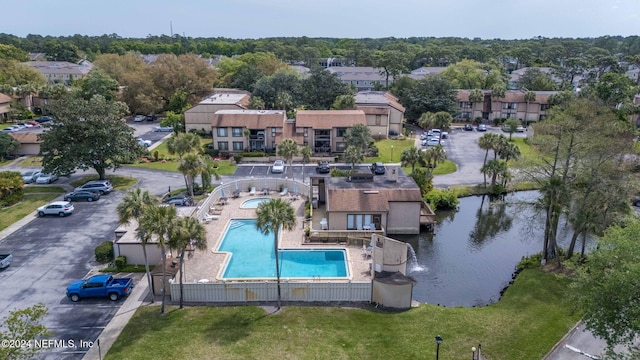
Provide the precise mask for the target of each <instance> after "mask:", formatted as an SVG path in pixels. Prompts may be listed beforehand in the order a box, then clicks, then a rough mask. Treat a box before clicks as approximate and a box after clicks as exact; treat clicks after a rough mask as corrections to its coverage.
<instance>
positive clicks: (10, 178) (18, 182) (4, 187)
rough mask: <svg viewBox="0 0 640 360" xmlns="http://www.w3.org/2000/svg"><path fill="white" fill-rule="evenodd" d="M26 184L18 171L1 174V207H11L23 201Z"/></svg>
mask: <svg viewBox="0 0 640 360" xmlns="http://www.w3.org/2000/svg"><path fill="white" fill-rule="evenodd" d="M23 194H24V182H23V181H22V174H20V173H19V172H16V171H2V172H0V207H5V206H11V205H13V204H17V203H18V202H20V200H22V195H23Z"/></svg>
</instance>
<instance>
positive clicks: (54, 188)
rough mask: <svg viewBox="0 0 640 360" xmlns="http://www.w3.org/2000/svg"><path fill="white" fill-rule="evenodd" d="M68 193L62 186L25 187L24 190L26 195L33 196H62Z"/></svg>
mask: <svg viewBox="0 0 640 360" xmlns="http://www.w3.org/2000/svg"><path fill="white" fill-rule="evenodd" d="M65 192H66V191H65V190H64V188H61V187H60V186H53V185H50V186H46V185H36V186H25V188H24V193H25V194H32V193H57V194H62V193H65Z"/></svg>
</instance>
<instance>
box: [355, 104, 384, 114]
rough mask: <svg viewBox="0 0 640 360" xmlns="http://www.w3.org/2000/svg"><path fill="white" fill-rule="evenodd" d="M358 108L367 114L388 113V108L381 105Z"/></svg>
mask: <svg viewBox="0 0 640 360" xmlns="http://www.w3.org/2000/svg"><path fill="white" fill-rule="evenodd" d="M358 110H362V111H364V113H365V114H367V115H387V114H388V113H389V109H387V108H383V107H370V106H362V107H359V108H358Z"/></svg>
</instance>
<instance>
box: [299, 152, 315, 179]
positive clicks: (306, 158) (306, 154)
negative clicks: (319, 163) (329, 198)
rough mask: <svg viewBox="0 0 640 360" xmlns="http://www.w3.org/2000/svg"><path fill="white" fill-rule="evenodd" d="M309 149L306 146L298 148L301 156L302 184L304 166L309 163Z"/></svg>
mask: <svg viewBox="0 0 640 360" xmlns="http://www.w3.org/2000/svg"><path fill="white" fill-rule="evenodd" d="M311 154H312V151H311V148H310V147H308V146H303V147H302V148H300V155H302V182H304V165H305V164H306V163H308V162H309V161H311Z"/></svg>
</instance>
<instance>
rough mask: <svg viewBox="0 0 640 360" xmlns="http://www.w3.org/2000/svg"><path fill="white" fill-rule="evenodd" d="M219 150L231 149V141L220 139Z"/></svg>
mask: <svg viewBox="0 0 640 360" xmlns="http://www.w3.org/2000/svg"><path fill="white" fill-rule="evenodd" d="M218 150H229V142H227V141H218Z"/></svg>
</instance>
